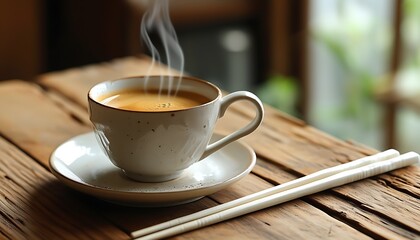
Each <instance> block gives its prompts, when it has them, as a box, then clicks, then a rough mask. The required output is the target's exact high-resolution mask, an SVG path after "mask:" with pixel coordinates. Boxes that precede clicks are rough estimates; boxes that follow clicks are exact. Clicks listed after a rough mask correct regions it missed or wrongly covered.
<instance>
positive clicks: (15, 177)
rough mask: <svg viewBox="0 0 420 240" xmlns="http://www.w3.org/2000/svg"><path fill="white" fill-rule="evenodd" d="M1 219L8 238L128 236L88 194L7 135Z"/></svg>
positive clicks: (0, 153)
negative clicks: (66, 182) (70, 185)
mask: <svg viewBox="0 0 420 240" xmlns="http://www.w3.org/2000/svg"><path fill="white" fill-rule="evenodd" d="M0 223H1V224H0V232H1V234H3V237H4V238H6V239H7V238H8V239H63V238H64V237H65V238H66V239H127V234H126V233H124V232H122V231H121V230H120V229H118V228H117V227H115V226H114V225H113V224H110V223H109V222H107V221H106V220H104V219H103V218H101V217H100V215H99V214H98V212H96V211H95V210H94V208H93V207H92V206H91V205H89V203H88V202H86V201H84V196H80V195H79V194H76V193H75V192H72V191H70V190H69V189H67V188H66V187H65V186H64V185H62V184H61V183H60V182H58V180H56V179H55V178H54V177H53V176H52V175H51V174H50V173H49V172H48V171H47V170H46V169H45V168H43V167H41V166H40V165H39V164H37V163H36V162H35V161H34V160H33V159H31V158H30V157H28V156H27V155H25V154H24V153H22V152H21V151H20V150H19V149H18V148H16V147H15V146H13V145H12V144H10V143H9V142H7V141H5V140H4V139H3V138H0ZM0 238H2V236H1V235H0Z"/></svg>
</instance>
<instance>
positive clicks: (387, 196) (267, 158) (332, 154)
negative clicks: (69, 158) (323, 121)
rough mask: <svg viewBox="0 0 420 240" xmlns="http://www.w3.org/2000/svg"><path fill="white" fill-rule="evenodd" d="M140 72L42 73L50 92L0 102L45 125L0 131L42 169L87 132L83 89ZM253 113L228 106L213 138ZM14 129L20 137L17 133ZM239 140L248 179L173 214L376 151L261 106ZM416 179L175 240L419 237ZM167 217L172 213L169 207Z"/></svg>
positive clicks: (131, 217)
mask: <svg viewBox="0 0 420 240" xmlns="http://www.w3.org/2000/svg"><path fill="white" fill-rule="evenodd" d="M147 64H149V62H148V61H147V59H144V58H127V59H119V60H116V61H114V62H110V63H103V64H99V65H91V66H87V67H85V68H78V69H71V70H68V71H63V72H56V73H49V74H45V75H43V76H41V77H40V78H39V79H38V81H39V83H40V84H42V86H43V87H44V88H46V89H47V91H43V90H42V89H40V88H37V87H36V86H33V85H28V84H27V83H22V82H18V83H16V82H11V83H9V84H6V85H1V86H0V94H1V93H4V94H8V95H7V96H9V97H11V98H12V99H14V98H13V96H12V95H13V94H11V93H9V92H16V90H15V89H20V90H19V91H18V94H17V95H18V96H20V95H25V96H24V97H22V98H21V97H15V98H16V99H18V100H17V101H22V102H19V104H16V106H15V107H8V106H5V104H4V105H1V106H0V107H2V108H3V107H5V108H6V109H8V112H13V113H15V114H22V115H23V116H25V117H26V118H31V116H34V115H33V114H34V113H33V112H32V113H31V114H29V113H26V112H25V111H27V109H26V108H24V107H21V105H22V104H24V105H25V104H28V105H27V106H30V107H31V108H33V109H36V112H37V111H40V112H42V113H43V114H45V115H46V116H48V117H45V118H42V119H43V121H42V123H38V122H37V118H34V119H33V121H34V122H33V123H30V125H29V126H25V124H28V122H27V121H24V120H22V118H20V117H19V118H20V120H17V121H13V118H12V117H11V116H3V115H2V116H1V117H0V132H1V133H2V134H3V135H4V136H5V137H6V138H8V139H9V140H10V141H12V142H14V143H16V144H17V145H18V146H19V147H20V148H21V149H23V150H25V151H26V152H27V153H29V154H30V155H31V156H34V157H36V158H37V159H38V160H39V161H40V162H41V163H43V164H45V158H46V156H48V154H50V152H51V151H52V149H53V148H54V146H57V145H58V144H60V143H61V142H62V141H63V140H64V139H65V138H67V137H70V136H74V135H77V134H78V133H80V132H84V131H88V130H89V129H90V128H89V126H88V125H89V122H88V119H87V112H86V104H87V102H86V93H87V91H88V89H89V88H90V86H92V85H93V84H95V83H97V82H100V81H102V80H105V79H112V78H117V77H124V76H130V75H142V74H145V69H147V66H148V65H147ZM2 89H3V90H2ZM22 89H23V90H22ZM32 102H34V103H36V104H33V103H32ZM35 105H36V106H35ZM15 108H16V109H15ZM39 109H41V110H39ZM50 109H51V113H50ZM250 109H251V108H250V107H249V105H247V104H246V103H238V104H234V105H233V106H232V107H231V108H230V109H228V111H227V113H226V114H225V116H224V117H223V118H221V119H220V121H219V122H218V125H217V132H219V133H222V134H228V133H230V132H232V131H234V130H236V129H238V128H239V127H240V126H241V125H245V124H246V123H247V122H249V120H250V119H251V118H252V117H253V111H252V110H250ZM30 111H31V110H30ZM34 111H35V110H34ZM25 114H28V115H25ZM32 118H33V117H32ZM67 124H68V126H67ZM64 125H66V126H64ZM52 126H57V128H58V132H57V134H54V136H55V137H54V136H48V135H47V137H46V138H45V139H47V141H45V143H44V138H43V137H44V136H43V135H41V134H31V133H29V132H30V131H29V130H31V129H34V130H32V132H41V131H42V130H43V129H44V130H45V129H46V130H47V131H52V129H54V127H52ZM21 128H22V130H19V129H21ZM242 141H244V142H246V143H248V144H249V145H250V146H252V148H253V149H254V150H255V151H256V153H257V155H258V156H259V160H258V162H257V166H256V167H255V168H254V170H253V174H251V175H249V176H247V177H246V178H245V179H243V180H242V181H240V182H238V183H236V184H235V185H234V186H232V187H230V188H228V189H225V190H223V191H221V192H218V193H216V194H214V195H212V196H210V198H206V199H203V200H202V201H199V202H196V203H194V204H192V205H188V207H186V206H180V207H179V208H180V209H182V208H185V209H188V208H190V210H186V211H193V210H194V209H195V210H198V209H203V208H206V207H208V206H211V205H213V204H216V202H224V201H228V200H230V199H234V198H237V197H239V196H241V195H244V194H247V193H249V192H250V191H256V190H258V189H263V188H266V187H269V186H271V184H274V185H276V184H281V183H284V182H286V181H290V180H292V179H295V178H297V177H299V176H303V175H307V174H310V173H313V172H315V171H318V170H321V169H324V168H327V167H331V166H335V165H338V164H341V163H345V162H348V161H351V160H354V159H357V158H360V157H362V156H366V155H368V154H373V153H375V152H376V150H374V149H371V148H368V147H366V146H362V145H360V144H357V143H352V142H350V141H343V140H340V139H337V138H335V137H333V136H330V135H328V134H326V133H323V132H321V131H319V130H317V129H315V128H313V127H311V126H309V125H307V124H306V123H305V122H303V121H301V120H298V119H295V118H293V117H291V116H288V115H285V114H283V113H280V112H278V111H276V110H274V109H272V108H270V107H266V116H265V119H264V122H263V124H262V125H261V127H260V128H259V129H258V130H257V131H256V132H254V133H253V134H251V135H249V136H247V137H245V138H244V139H243V140H242ZM43 146H44V147H43ZM45 146H46V147H45ZM419 179H420V170H419V167H418V166H413V167H409V168H405V169H400V170H397V171H393V172H391V173H390V174H383V175H380V176H378V177H375V178H371V179H368V180H364V181H359V182H357V183H353V184H350V185H347V186H343V187H340V188H335V189H333V190H331V191H326V192H323V193H320V194H316V195H313V196H309V197H306V198H304V199H301V200H298V201H292V202H290V203H287V204H283V205H281V206H276V207H273V208H270V209H268V210H267V211H260V212H257V213H254V214H250V215H248V216H244V217H240V218H237V219H234V220H232V221H229V222H228V223H223V224H217V225H214V226H211V227H209V228H206V229H202V230H200V231H194V232H191V233H187V234H185V235H182V236H180V237H179V238H199V237H200V236H201V237H202V236H203V235H205V236H208V237H211V238H218V237H221V236H228V237H229V238H232V239H235V238H237V237H238V236H240V238H241V239H243V238H244V237H248V238H249V239H251V238H253V237H258V236H263V237H264V238H276V239H278V238H279V236H284V238H285V239H286V238H299V239H302V238H311V239H324V238H338V237H339V238H340V239H341V237H348V238H349V239H354V238H365V237H372V238H396V239H397V238H401V239H412V237H413V236H414V238H417V237H419V236H420V234H419V232H418V229H420V226H419V222H420V217H419V216H418V213H419V212H420V209H419V208H418V205H419V204H418V203H419V196H420V188H419V182H420V181H419ZM94 202H96V201H94ZM95 205H96V207H97V209H103V212H105V210H109V211H106V212H107V213H105V216H106V217H107V218H108V219H109V220H110V221H112V222H114V223H115V224H116V225H118V226H120V227H122V229H124V231H131V230H133V228H134V229H136V228H140V227H143V226H147V225H148V224H149V223H147V218H148V216H151V215H148V214H150V212H149V213H148V214H147V213H144V214H142V213H143V210H141V209H137V210H132V209H126V208H123V207H117V206H110V205H108V204H95ZM177 210H178V208H177ZM156 211H157V212H160V214H161V215H160V216H159V217H158V218H162V219H167V218H170V217H168V216H166V217H165V216H163V215H165V214H164V213H165V209H156ZM169 211H174V212H177V211H176V210H174V209H173V210H169ZM145 212H147V211H145ZM180 212H182V211H180ZM180 212H178V213H177V214H180ZM177 214H174V216H177ZM308 219H309V220H311V221H308ZM291 223H293V224H291ZM317 223H318V224H319V225H320V226H319V229H317V228H316V224H317ZM327 226H330V227H327ZM283 231H284V232H283ZM238 233H239V234H238ZM310 234H312V235H311V236H310Z"/></svg>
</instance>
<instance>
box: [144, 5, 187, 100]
mask: <svg viewBox="0 0 420 240" xmlns="http://www.w3.org/2000/svg"><path fill="white" fill-rule="evenodd" d="M140 33H141V38H142V39H143V41H144V43H145V45H146V46H147V48H148V50H149V51H150V54H151V56H152V58H153V61H152V64H151V66H150V68H149V71H148V73H147V76H148V75H150V72H151V70H152V68H153V67H154V66H155V64H156V62H158V63H161V62H162V60H166V61H164V62H166V64H167V65H168V72H169V75H170V77H169V78H167V77H165V78H164V77H163V76H162V75H163V74H160V75H161V79H160V89H159V93H160V91H161V90H162V88H163V87H164V84H167V88H168V95H171V93H173V94H174V95H176V94H177V92H178V88H179V85H180V83H181V79H182V75H183V71H184V54H183V52H182V49H181V46H180V45H179V43H178V37H177V36H176V32H175V29H174V26H173V25H172V22H171V20H170V17H169V1H168V0H154V1H152V5H151V7H150V8H149V10H148V11H147V12H146V13H145V14H144V16H143V19H142V22H141V26H140ZM151 33H156V34H157V37H158V39H159V40H160V41H161V44H162V46H163V49H164V51H165V52H164V53H163V54H161V53H159V51H158V49H157V47H156V45H155V44H154V43H153V42H152V40H151V38H150V34H151ZM162 57H163V59H162ZM172 69H176V70H178V71H180V72H181V75H180V76H179V77H178V76H177V77H174V76H173V75H174V74H173V70H172ZM174 78H177V79H176V80H177V81H176V84H174V82H175V79H174ZM165 79H167V81H165ZM146 84H147V81H146ZM174 85H175V86H174ZM145 89H146V86H145Z"/></svg>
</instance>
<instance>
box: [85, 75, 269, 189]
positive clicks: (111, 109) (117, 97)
mask: <svg viewBox="0 0 420 240" xmlns="http://www.w3.org/2000/svg"><path fill="white" fill-rule="evenodd" d="M171 79H172V80H174V81H175V82H174V83H173V84H172V85H173V86H177V87H178V88H177V89H172V88H169V87H168V86H167V85H168V84H162V81H164V82H168V81H169V80H171ZM165 86H166V87H165ZM239 100H246V101H249V102H251V103H253V105H254V106H255V109H256V115H255V117H254V119H253V120H252V121H251V122H250V123H249V124H248V125H246V126H245V127H243V128H241V129H239V130H237V131H235V132H233V133H232V134H230V135H228V136H226V137H224V138H222V139H220V140H218V141H216V142H214V143H210V144H209V141H210V139H211V136H212V134H213V131H214V127H215V124H216V122H217V119H218V118H220V117H222V116H223V114H224V113H225V111H226V109H227V108H228V107H229V105H231V104H232V103H233V102H236V101H239ZM88 103H89V114H90V120H91V122H92V123H93V128H94V132H95V136H96V138H97V140H98V142H99V145H100V146H101V147H102V149H103V151H104V152H105V154H106V155H107V156H108V157H109V159H110V161H111V162H112V163H113V164H114V165H115V166H117V167H119V168H120V169H122V171H123V172H124V174H125V175H127V176H128V177H129V178H131V179H134V180H137V181H142V182H162V181H168V180H171V179H174V178H177V177H178V176H179V175H180V174H182V172H183V171H184V170H185V169H186V168H188V167H189V166H191V165H192V164H194V163H196V162H197V161H200V160H202V159H204V158H205V157H206V156H208V155H210V154H211V153H213V152H215V151H217V150H219V149H220V148H222V147H223V146H225V145H227V144H229V143H230V142H232V141H235V140H237V139H239V138H241V137H243V136H245V135H247V134H249V133H251V132H253V131H254V130H255V129H257V127H258V126H259V125H260V123H261V122H262V119H263V115H264V110H263V106H262V103H261V101H260V100H259V99H258V97H257V96H255V95H254V94H252V93H250V92H246V91H238V92H234V93H231V94H228V95H226V96H224V97H223V96H222V93H221V91H220V89H219V88H218V87H216V86H215V85H213V84H211V83H209V82H206V81H203V80H199V79H197V78H193V77H185V76H184V77H183V78H182V79H180V78H178V77H169V76H166V77H162V76H148V77H131V78H125V79H118V80H112V81H106V82H102V83H99V84H97V85H95V86H94V87H92V88H91V89H90V91H89V93H88Z"/></svg>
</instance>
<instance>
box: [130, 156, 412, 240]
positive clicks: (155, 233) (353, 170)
mask: <svg viewBox="0 0 420 240" xmlns="http://www.w3.org/2000/svg"><path fill="white" fill-rule="evenodd" d="M419 162H420V156H419V154H417V153H415V152H409V153H406V154H402V155H400V154H399V152H398V151H396V150H394V149H390V150H386V151H384V152H380V153H377V154H375V155H371V156H367V157H363V158H360V159H357V160H354V161H351V162H348V163H345V164H341V165H338V166H335V167H331V168H327V169H324V170H321V171H318V172H315V173H313V174H310V175H307V176H305V177H301V178H298V179H296V180H293V181H290V182H286V183H284V184H281V185H278V186H275V187H272V188H269V189H266V190H263V191H260V192H257V193H254V194H251V195H248V196H245V197H242V198H239V199H236V200H233V201H230V202H227V203H224V204H221V205H218V206H215V207H212V208H208V209H206V210H203V211H200V212H197V213H193V214H190V215H187V216H184V217H180V218H177V219H174V220H171V221H168V222H164V223H161V224H158V225H155V226H151V227H148V228H144V229H141V230H138V231H135V232H132V233H131V236H132V237H133V238H138V239H161V238H166V237H170V236H174V235H177V234H180V233H184V232H188V231H191V230H194V229H198V228H201V227H205V226H208V225H212V224H215V223H218V222H222V221H225V220H228V219H231V218H235V217H238V216H241V215H245V214H248V213H251V212H254V211H258V210H261V209H264V208H268V207H271V206H274V205H277V204H281V203H284V202H287V201H290V200H294V199H297V198H300V197H303V196H307V195H310V194H314V193H317V192H320V191H324V190H327V189H330V188H334V187H338V186H341V185H344V184H348V183H351V182H355V181H358V180H361V179H364V178H368V177H372V176H375V175H378V174H382V173H385V172H388V171H392V170H395V169H398V168H402V167H406V166H409V165H412V164H416V163H419Z"/></svg>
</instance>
